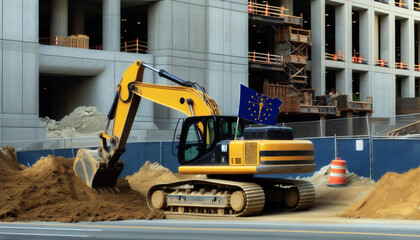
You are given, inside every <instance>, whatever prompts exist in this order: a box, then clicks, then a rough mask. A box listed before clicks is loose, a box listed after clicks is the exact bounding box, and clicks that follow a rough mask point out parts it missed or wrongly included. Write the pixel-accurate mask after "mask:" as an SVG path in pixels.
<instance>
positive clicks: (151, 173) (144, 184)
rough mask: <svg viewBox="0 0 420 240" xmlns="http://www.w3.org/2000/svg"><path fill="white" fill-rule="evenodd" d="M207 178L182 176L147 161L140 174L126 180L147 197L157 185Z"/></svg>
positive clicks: (137, 173)
mask: <svg viewBox="0 0 420 240" xmlns="http://www.w3.org/2000/svg"><path fill="white" fill-rule="evenodd" d="M205 177H206V176H205V175H181V174H179V173H173V172H171V170H169V169H167V168H165V167H163V166H162V165H160V164H159V163H157V162H155V163H151V162H149V161H147V162H146V163H145V164H144V165H143V167H141V168H140V170H139V171H138V172H136V173H134V174H133V175H130V176H127V177H126V179H127V181H128V183H129V184H130V187H131V189H133V190H135V191H137V192H139V193H141V194H142V195H144V196H146V195H147V192H148V191H149V189H150V187H152V186H153V185H155V184H157V183H169V182H173V181H177V180H184V179H200V178H205Z"/></svg>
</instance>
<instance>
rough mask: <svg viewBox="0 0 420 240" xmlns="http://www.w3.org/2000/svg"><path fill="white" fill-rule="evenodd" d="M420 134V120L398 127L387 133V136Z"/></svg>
mask: <svg viewBox="0 0 420 240" xmlns="http://www.w3.org/2000/svg"><path fill="white" fill-rule="evenodd" d="M413 134H420V121H417V122H414V123H411V124H408V125H406V126H404V127H400V128H397V129H395V130H393V131H391V132H389V133H388V134H387V136H406V135H413Z"/></svg>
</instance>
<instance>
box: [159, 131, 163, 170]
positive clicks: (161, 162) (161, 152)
mask: <svg viewBox="0 0 420 240" xmlns="http://www.w3.org/2000/svg"><path fill="white" fill-rule="evenodd" d="M159 164H160V165H162V166H163V143H162V138H161V139H160V153H159Z"/></svg>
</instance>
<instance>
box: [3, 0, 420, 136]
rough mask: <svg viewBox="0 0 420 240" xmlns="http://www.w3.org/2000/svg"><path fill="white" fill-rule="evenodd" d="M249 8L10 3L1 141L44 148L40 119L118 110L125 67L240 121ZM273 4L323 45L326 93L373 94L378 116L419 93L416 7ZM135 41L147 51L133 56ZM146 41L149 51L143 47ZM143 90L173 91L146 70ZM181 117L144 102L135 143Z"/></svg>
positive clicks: (165, 0)
mask: <svg viewBox="0 0 420 240" xmlns="http://www.w3.org/2000/svg"><path fill="white" fill-rule="evenodd" d="M249 2H250V1H248V0H161V1H152V0H71V1H69V0H14V1H10V0H0V13H1V17H0V21H1V22H0V46H1V47H0V56H1V58H0V73H1V74H0V83H1V86H2V88H1V97H0V120H1V127H2V131H0V140H2V141H13V140H24V139H43V138H45V128H44V126H43V125H42V124H41V122H40V121H39V117H45V116H48V117H50V118H54V119H57V120H59V119H60V118H61V117H63V116H64V115H66V114H69V113H70V112H72V111H73V109H74V108H76V107H78V106H96V107H97V108H98V109H99V110H100V111H102V112H107V111H108V109H109V108H110V106H111V103H112V99H113V96H114V92H115V88H116V86H117V84H118V82H119V81H120V79H121V76H122V74H123V72H124V70H125V69H126V68H127V67H128V66H129V65H130V64H132V63H133V62H134V61H136V60H142V61H145V62H147V63H150V64H152V65H154V66H155V67H156V68H159V69H160V68H163V69H166V70H167V71H168V72H170V73H172V74H174V75H176V76H178V77H180V78H182V79H185V80H188V81H194V82H198V83H200V84H201V85H203V86H204V87H205V88H206V89H207V92H208V93H209V95H210V96H212V97H213V98H214V99H216V101H217V102H218V103H219V107H220V109H221V112H222V114H226V115H235V114H236V113H237V109H238V102H239V84H240V83H244V84H247V83H248V64H249V60H248V51H249V48H248V46H249V32H250V31H249V28H250V26H249V6H248V5H249ZM254 2H255V0H254ZM257 2H259V3H260V4H268V3H267V2H266V1H262V0H261V1H260V0H258V1H257ZM270 4H274V5H278V6H285V7H286V8H288V10H289V12H291V13H293V15H295V16H299V15H300V14H301V13H303V15H304V19H305V24H304V25H306V27H307V29H310V30H311V39H312V46H311V48H310V58H309V60H310V61H309V64H308V74H309V76H310V81H309V82H310V87H312V88H314V89H316V94H317V95H325V94H328V93H329V92H331V91H335V92H338V93H343V94H347V95H349V96H350V98H353V100H360V101H365V100H366V99H367V98H368V97H372V98H373V106H374V107H373V108H374V113H373V116H379V117H382V116H392V115H395V114H396V102H397V98H400V97H403V98H404V97H406V98H407V97H408V98H413V97H417V96H418V80H419V79H420V71H419V70H420V68H419V65H418V63H419V62H420V61H419V52H420V51H419V49H420V48H419V44H418V40H419V34H418V32H419V26H420V11H418V10H420V8H419V7H420V6H419V4H418V3H417V0H401V1H399V0H398V1H394V0H381V1H377V0H294V1H293V0H272V1H270ZM79 34H82V35H84V36H87V37H88V38H89V43H88V45H87V46H84V47H83V48H80V47H69V46H68V44H69V43H68V41H70V40H69V39H70V38H69V36H77V35H79ZM66 41H67V42H66ZM133 42H135V44H136V50H135V51H134V52H129V51H128V50H127V49H128V46H130V43H133ZM139 43H140V45H142V43H144V44H143V45H145V46H146V48H145V49H142V50H139V47H138V46H139ZM331 54H332V55H333V56H334V55H336V54H340V55H339V56H342V59H340V60H337V59H334V57H333V58H331V57H330V56H331ZM355 58H357V60H355ZM359 59H360V61H359ZM144 81H145V82H149V83H157V84H171V83H169V82H168V81H167V80H165V79H161V78H159V77H158V76H157V75H155V74H153V73H152V72H151V71H147V70H146V71H145V77H144ZM261 84H262V82H261ZM179 117H182V115H180V114H178V113H177V112H175V111H173V110H169V109H166V108H164V107H161V106H157V105H155V104H153V103H151V102H149V101H147V100H143V101H142V103H141V106H140V109H139V111H138V114H137V117H136V119H135V123H134V125H133V134H134V135H139V136H150V135H153V134H155V133H156V132H154V131H156V130H161V129H173V128H174V126H175V124H176V121H177V119H178V118H179Z"/></svg>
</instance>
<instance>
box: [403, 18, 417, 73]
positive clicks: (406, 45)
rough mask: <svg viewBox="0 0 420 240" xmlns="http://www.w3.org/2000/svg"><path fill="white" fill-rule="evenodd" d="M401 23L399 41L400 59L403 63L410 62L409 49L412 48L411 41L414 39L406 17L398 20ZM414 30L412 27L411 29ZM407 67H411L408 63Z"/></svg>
mask: <svg viewBox="0 0 420 240" xmlns="http://www.w3.org/2000/svg"><path fill="white" fill-rule="evenodd" d="M400 23H401V24H400V25H401V28H400V29H401V34H400V36H401V37H400V42H401V49H400V53H401V61H402V62H403V63H408V64H411V63H412V62H410V58H411V57H410V55H411V54H410V49H411V48H412V43H413V40H412V39H411V38H413V39H414V32H411V33H410V24H409V20H408V19H402V20H400ZM413 30H414V29H413ZM409 68H410V69H412V68H411V67H410V65H409Z"/></svg>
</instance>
